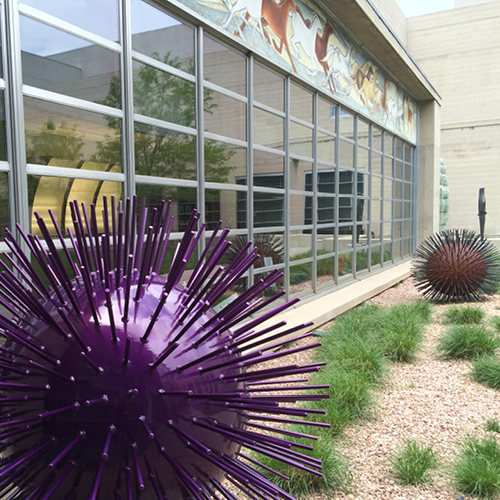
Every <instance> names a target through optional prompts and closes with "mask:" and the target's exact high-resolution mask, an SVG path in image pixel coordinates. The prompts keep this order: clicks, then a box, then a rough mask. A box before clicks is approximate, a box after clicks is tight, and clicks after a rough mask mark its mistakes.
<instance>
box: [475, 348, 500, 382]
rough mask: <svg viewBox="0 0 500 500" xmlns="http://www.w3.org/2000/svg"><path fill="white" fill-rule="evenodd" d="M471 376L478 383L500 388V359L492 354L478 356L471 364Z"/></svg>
mask: <svg viewBox="0 0 500 500" xmlns="http://www.w3.org/2000/svg"><path fill="white" fill-rule="evenodd" d="M472 376H473V377H474V380H475V381H476V382H479V383H480V384H483V385H485V386H487V387H491V388H492V389H500V360H498V359H497V358H495V357H493V356H482V357H480V358H478V359H477V360H475V361H474V363H473V365H472Z"/></svg>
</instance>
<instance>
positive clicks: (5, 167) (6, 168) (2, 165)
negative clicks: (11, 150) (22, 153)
mask: <svg viewBox="0 0 500 500" xmlns="http://www.w3.org/2000/svg"><path fill="white" fill-rule="evenodd" d="M0 172H10V164H9V163H8V162H6V161H0Z"/></svg>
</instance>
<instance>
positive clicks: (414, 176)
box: [411, 109, 420, 252]
mask: <svg viewBox="0 0 500 500" xmlns="http://www.w3.org/2000/svg"><path fill="white" fill-rule="evenodd" d="M415 126H416V127H417V146H415V147H414V148H413V149H412V157H411V160H412V162H411V165H412V169H411V171H412V218H413V245H412V251H413V252H416V251H417V245H418V204H417V199H418V189H419V183H418V177H419V161H418V160H419V149H420V146H419V144H420V109H417V116H416V124H415Z"/></svg>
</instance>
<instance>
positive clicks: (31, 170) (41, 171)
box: [26, 163, 125, 182]
mask: <svg viewBox="0 0 500 500" xmlns="http://www.w3.org/2000/svg"><path fill="white" fill-rule="evenodd" d="M26 172H27V173H28V174H30V175H43V176H45V177H68V178H71V179H89V180H95V181H115V182H124V181H125V174H123V173H119V172H101V171H98V170H84V169H81V168H66V167H54V166H48V165H36V164H34V163H28V164H27V165H26Z"/></svg>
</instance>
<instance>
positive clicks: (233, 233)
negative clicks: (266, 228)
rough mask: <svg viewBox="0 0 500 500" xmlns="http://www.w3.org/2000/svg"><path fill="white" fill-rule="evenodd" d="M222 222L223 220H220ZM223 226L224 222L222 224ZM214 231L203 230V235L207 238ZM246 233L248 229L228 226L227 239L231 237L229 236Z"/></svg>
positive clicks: (245, 234) (244, 234)
mask: <svg viewBox="0 0 500 500" xmlns="http://www.w3.org/2000/svg"><path fill="white" fill-rule="evenodd" d="M222 222H223V223H224V221H222ZM222 225H223V226H224V224H222ZM213 233H214V232H213V231H208V230H205V237H206V238H209V237H210V236H212V234H213ZM247 235H248V229H235V228H232V229H231V228H230V229H229V236H228V237H229V239H230V238H231V236H247Z"/></svg>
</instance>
